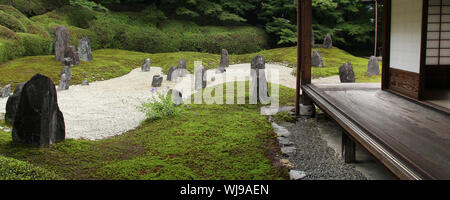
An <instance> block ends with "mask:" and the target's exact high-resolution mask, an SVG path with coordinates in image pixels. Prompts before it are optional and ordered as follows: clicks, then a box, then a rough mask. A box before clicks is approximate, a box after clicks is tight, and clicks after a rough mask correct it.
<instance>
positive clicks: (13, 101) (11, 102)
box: [5, 83, 25, 125]
mask: <svg viewBox="0 0 450 200" xmlns="http://www.w3.org/2000/svg"><path fill="white" fill-rule="evenodd" d="M24 85H25V83H21V84H19V85H17V86H16V89H15V90H14V93H13V95H12V96H10V97H9V98H8V101H7V102H6V113H5V122H6V124H9V125H13V124H14V119H15V118H16V113H17V107H18V106H19V102H20V95H22V88H23V86H24Z"/></svg>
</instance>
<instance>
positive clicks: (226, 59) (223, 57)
mask: <svg viewBox="0 0 450 200" xmlns="http://www.w3.org/2000/svg"><path fill="white" fill-rule="evenodd" d="M229 66H230V55H228V51H227V50H226V49H222V53H221V54H220V67H223V68H226V67H229Z"/></svg>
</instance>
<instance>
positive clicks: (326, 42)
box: [323, 33, 333, 49]
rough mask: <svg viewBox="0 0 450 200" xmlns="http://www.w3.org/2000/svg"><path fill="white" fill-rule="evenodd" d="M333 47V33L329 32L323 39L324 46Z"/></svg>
mask: <svg viewBox="0 0 450 200" xmlns="http://www.w3.org/2000/svg"><path fill="white" fill-rule="evenodd" d="M332 47H333V40H331V35H330V34H329V33H328V34H327V36H325V39H324V40H323V48H326V49H330V48H332Z"/></svg>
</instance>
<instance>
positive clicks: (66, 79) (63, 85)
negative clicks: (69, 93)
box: [58, 58, 72, 90]
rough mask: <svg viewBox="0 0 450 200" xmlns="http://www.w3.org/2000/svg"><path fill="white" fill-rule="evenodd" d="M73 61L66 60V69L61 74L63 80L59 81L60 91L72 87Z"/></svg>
mask: <svg viewBox="0 0 450 200" xmlns="http://www.w3.org/2000/svg"><path fill="white" fill-rule="evenodd" d="M71 60H72V59H71V58H64V68H63V69H62V71H61V73H60V77H61V79H60V80H59V84H58V90H67V89H69V86H70V80H72V64H71V63H72V61H71Z"/></svg>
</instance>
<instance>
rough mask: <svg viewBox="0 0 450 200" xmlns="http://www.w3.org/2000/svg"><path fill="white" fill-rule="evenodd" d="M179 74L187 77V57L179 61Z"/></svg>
mask: <svg viewBox="0 0 450 200" xmlns="http://www.w3.org/2000/svg"><path fill="white" fill-rule="evenodd" d="M177 71H178V76H180V77H185V76H186V74H187V68H186V59H184V58H182V59H180V61H179V62H178V66H177Z"/></svg>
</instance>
